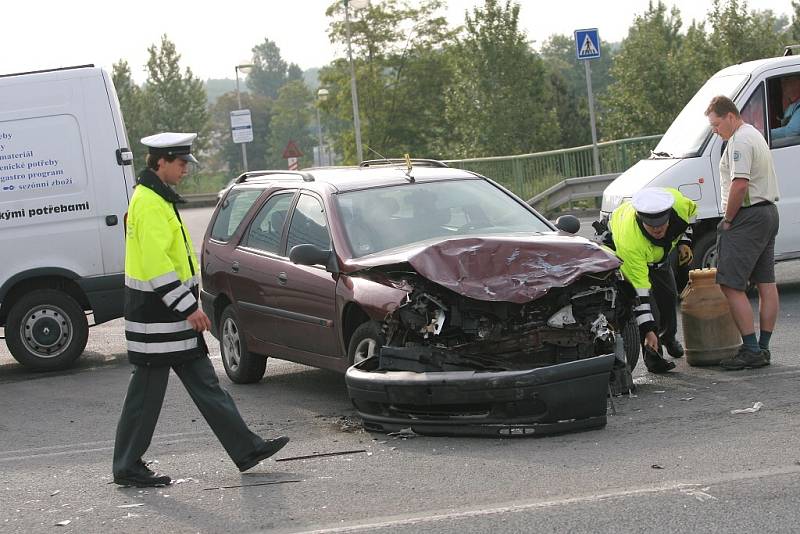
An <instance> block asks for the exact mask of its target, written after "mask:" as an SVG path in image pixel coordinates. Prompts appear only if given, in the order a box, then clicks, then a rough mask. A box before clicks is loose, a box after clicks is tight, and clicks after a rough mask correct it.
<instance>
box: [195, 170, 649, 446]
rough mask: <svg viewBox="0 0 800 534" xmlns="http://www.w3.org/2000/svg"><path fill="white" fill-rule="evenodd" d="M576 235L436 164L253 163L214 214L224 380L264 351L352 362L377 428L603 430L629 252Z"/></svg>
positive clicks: (619, 341)
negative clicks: (289, 167) (267, 166)
mask: <svg viewBox="0 0 800 534" xmlns="http://www.w3.org/2000/svg"><path fill="white" fill-rule="evenodd" d="M556 226H559V227H562V228H563V229H564V230H569V232H573V233H574V232H575V231H576V230H577V220H576V219H575V218H574V217H571V218H569V217H567V218H562V219H560V221H559V222H557V223H556ZM568 226H573V228H567V227H568ZM569 232H567V231H563V230H559V228H557V227H554V226H553V225H552V224H551V223H550V222H548V221H547V220H546V219H544V218H543V217H542V216H541V215H539V214H538V213H537V212H536V211H535V210H534V209H533V208H531V207H530V206H529V205H528V204H527V203H525V202H524V201H523V200H521V199H519V198H518V197H516V196H515V195H513V194H512V193H510V192H509V191H507V190H506V189H504V188H503V187H501V186H499V185H498V184H496V183H495V182H493V181H491V180H489V179H487V178H485V177H483V176H480V175H478V174H475V173H473V172H470V171H466V170H461V169H454V168H450V167H447V166H446V165H444V164H443V163H440V162H437V161H432V160H411V166H406V164H405V163H400V162H397V161H388V160H387V161H370V162H364V163H362V164H361V166H359V167H352V168H321V169H309V170H306V171H301V172H290V171H257V172H249V173H246V174H244V175H242V176H241V177H239V179H238V180H237V181H236V183H235V184H233V185H232V186H231V187H230V188H229V190H228V191H227V193H226V194H225V196H224V198H223V199H222V201H221V202H220V204H219V205H218V206H217V209H216V211H215V213H214V216H213V218H212V222H211V224H210V225H209V230H208V232H207V234H206V236H205V240H204V243H203V249H202V266H203V269H202V282H203V283H202V285H203V289H202V291H201V301H202V304H203V308H204V310H205V311H206V313H207V314H208V315H209V317H210V318H211V320H212V325H213V326H212V333H213V334H214V336H216V337H217V338H218V339H219V340H220V345H221V349H222V360H223V364H224V366H225V371H226V372H227V374H228V376H229V377H230V378H231V380H233V381H234V382H238V383H248V382H258V381H260V380H261V379H262V377H263V376H264V372H265V368H266V361H267V357H274V358H279V359H284V360H290V361H294V362H299V363H303V364H307V365H311V366H315V367H321V368H328V369H334V370H337V371H340V372H345V382H346V385H347V390H348V393H349V395H350V398H351V399H352V401H353V404H354V405H355V407H356V409H357V410H358V412H359V415H360V416H361V417H362V418H363V420H364V426H365V428H366V429H367V430H377V431H384V432H387V431H397V430H400V429H404V428H411V429H412V430H413V431H415V432H417V433H422V434H433V435H459V434H460V435H491V436H517V435H531V434H533V435H542V434H548V433H556V432H567V431H572V430H580V429H586V428H593V427H599V426H603V425H605V423H606V396H607V394H608V392H609V391H610V389H613V390H615V391H625V390H627V388H629V387H630V369H632V368H633V366H634V365H635V364H636V361H637V360H638V357H639V344H638V332H637V329H636V325H635V323H634V322H633V321H632V319H631V312H630V310H631V304H632V294H631V290H630V288H629V287H628V286H627V285H626V284H625V283H624V282H623V281H622V278H621V276H620V274H619V271H618V267H619V265H620V261H619V260H618V259H617V258H616V256H614V254H613V253H611V252H609V251H607V250H605V249H604V248H602V247H600V246H598V245H597V244H595V243H593V242H591V241H589V240H587V239H584V238H581V237H577V236H574V235H571V234H570V233H569ZM610 386H611V388H610Z"/></svg>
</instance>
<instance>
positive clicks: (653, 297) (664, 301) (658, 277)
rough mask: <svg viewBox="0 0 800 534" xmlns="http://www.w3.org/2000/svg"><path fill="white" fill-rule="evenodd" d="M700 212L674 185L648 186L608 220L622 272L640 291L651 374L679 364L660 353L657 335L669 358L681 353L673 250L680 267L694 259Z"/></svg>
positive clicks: (638, 308)
mask: <svg viewBox="0 0 800 534" xmlns="http://www.w3.org/2000/svg"><path fill="white" fill-rule="evenodd" d="M696 212H697V204H695V203H694V202H693V201H692V200H690V199H688V198H686V197H685V196H683V195H682V194H681V193H680V192H678V191H677V190H676V189H665V188H660V187H648V188H644V189H641V190H640V191H638V192H637V193H636V194H635V195H634V196H633V198H632V199H631V201H630V202H625V203H623V204H622V205H620V206H619V207H618V208H617V209H616V210H614V212H613V213H612V214H611V219H610V221H609V223H608V226H609V230H610V232H611V239H612V242H613V245H612V246H613V248H615V250H616V253H617V256H618V257H619V258H620V259H621V260H622V261H623V264H622V267H620V270H621V271H622V275H623V276H624V277H625V279H626V280H627V281H628V282H630V283H631V285H633V287H634V289H635V290H636V297H637V301H636V306H635V308H634V313H635V316H636V322H637V324H638V325H639V332H640V334H641V336H642V339H643V342H642V348H643V354H644V363H645V365H646V366H647V369H648V370H649V371H650V372H652V373H664V372H667V371H669V370H671V369H673V368H674V367H675V363H674V362H671V361H667V360H665V359H664V358H663V357H661V351H660V349H659V338H660V341H661V345H663V346H664V347H665V348H666V349H667V352H668V353H669V354H670V356H673V357H675V358H680V357H681V356H683V352H684V351H683V346H682V345H681V343H680V341H678V339H677V338H676V334H677V329H678V317H677V311H676V306H677V303H678V290H677V288H676V286H675V275H674V273H673V270H672V265H671V262H670V253H671V252H672V251H673V250H675V248H677V251H678V264H679V265H688V264H689V263H690V262H691V261H692V248H691V245H692V227H691V226H690V225H691V224H692V223H693V222H694V220H695V214H696Z"/></svg>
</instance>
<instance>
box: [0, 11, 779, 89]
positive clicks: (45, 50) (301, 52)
mask: <svg viewBox="0 0 800 534" xmlns="http://www.w3.org/2000/svg"><path fill="white" fill-rule="evenodd" d="M501 1H503V0H501ZM331 3H332V2H331V0H291V1H285V0H226V1H224V2H208V1H205V2H200V1H197V0H193V1H188V0H137V1H135V2H109V1H108V0H103V1H100V0H73V1H65V0H2V7H1V8H0V20H2V32H1V33H0V35H2V41H0V50H2V52H0V73H11V72H21V71H28V70H37V69H45V68H52V67H60V66H68V65H79V64H86V63H94V64H95V65H99V66H102V67H105V68H107V69H110V68H111V65H112V64H113V63H115V62H117V61H119V60H120V59H126V60H127V61H128V63H129V64H130V66H131V70H132V71H133V75H134V79H135V80H136V81H137V82H142V81H144V79H145V78H146V75H145V72H144V64H145V62H146V60H147V48H148V47H149V46H150V45H152V44H154V43H158V42H160V37H161V35H162V34H164V33H166V34H167V35H168V37H169V38H170V39H171V40H172V41H173V42H174V43H175V45H176V47H177V50H178V52H179V53H180V54H181V56H182V59H181V66H182V67H187V66H188V67H191V69H192V71H193V72H194V73H195V75H196V76H198V77H200V78H201V79H207V78H226V77H227V78H233V77H234V66H235V65H237V64H240V63H245V62H249V58H250V56H251V49H252V48H253V46H255V45H256V44H258V43H261V42H263V40H264V38H269V39H271V40H273V41H275V42H276V43H277V45H278V46H279V47H280V50H281V55H282V56H283V58H284V59H285V60H286V61H288V62H292V63H297V64H298V65H299V66H300V67H301V68H302V69H308V68H311V67H320V66H323V65H325V64H327V63H329V62H330V61H331V60H332V59H333V58H335V57H343V55H344V50H341V49H338V48H336V47H334V46H333V45H331V43H330V41H329V40H328V34H327V29H328V24H329V22H330V20H329V19H328V18H327V17H325V10H326V8H327V7H328V6H329V5H330V4H331ZM519 3H520V5H521V6H522V7H521V10H520V19H521V27H522V29H523V30H524V31H525V32H526V33H527V35H528V37H529V39H530V40H532V41H533V42H534V46H538V45H540V44H541V43H542V42H543V41H544V40H545V39H547V37H548V36H550V35H552V34H567V35H572V33H573V31H574V30H576V29H580V28H598V29H599V32H600V38H601V41H606V42H613V41H620V40H622V39H623V38H624V37H625V35H626V34H627V30H628V28H629V27H630V25H631V22H632V21H633V18H634V16H635V15H637V14H642V13H643V12H644V11H645V10H646V9H647V5H648V0H555V1H553V0H520V1H519ZM665 3H666V4H667V5H668V6H672V5H675V6H677V7H678V8H679V9H680V11H681V16H682V19H683V21H684V27H685V26H688V24H689V23H690V22H691V21H692V20H693V19H696V20H705V18H706V15H707V13H708V10H709V9H710V6H711V0H666V1H665ZM482 4H483V0H449V1H448V2H447V5H448V7H447V10H446V11H445V12H444V14H445V15H446V16H447V18H448V20H449V21H450V23H451V25H453V26H455V25H457V24H461V23H463V21H464V13H465V11H466V10H471V9H472V8H473V7H474V6H476V5H482ZM748 4H749V7H750V8H751V9H772V10H773V11H774V12H775V13H777V14H785V15H790V14H791V12H792V10H791V0H750V1H749V2H748Z"/></svg>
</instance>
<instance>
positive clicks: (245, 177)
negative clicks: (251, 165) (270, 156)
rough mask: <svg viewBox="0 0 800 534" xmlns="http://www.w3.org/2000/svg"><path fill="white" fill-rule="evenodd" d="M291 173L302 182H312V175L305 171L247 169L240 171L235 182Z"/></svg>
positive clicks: (239, 182)
mask: <svg viewBox="0 0 800 534" xmlns="http://www.w3.org/2000/svg"><path fill="white" fill-rule="evenodd" d="M287 174H289V175H291V176H292V177H295V176H296V177H300V178H302V179H303V181H304V182H313V181H314V177H313V176H312V175H310V174H309V173H307V172H302V171H248V172H244V173H242V174H241V175H240V176H239V177H238V178H237V179H236V182H235V183H237V184H241V183H244V182H246V181H247V180H249V179H250V178H259V177H262V176H272V177H277V175H287Z"/></svg>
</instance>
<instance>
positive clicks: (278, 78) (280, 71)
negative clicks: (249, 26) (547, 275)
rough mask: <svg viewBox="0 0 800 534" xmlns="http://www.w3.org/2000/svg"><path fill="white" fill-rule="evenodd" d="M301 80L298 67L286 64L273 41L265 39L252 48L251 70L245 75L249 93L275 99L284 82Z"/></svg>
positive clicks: (301, 75)
mask: <svg viewBox="0 0 800 534" xmlns="http://www.w3.org/2000/svg"><path fill="white" fill-rule="evenodd" d="M302 78H303V71H302V70H301V69H300V67H298V66H297V65H295V64H294V63H292V64H291V65H289V64H287V63H286V61H284V60H283V58H282V57H281V50H280V48H278V45H277V44H275V42H274V41H270V40H269V39H266V38H265V39H264V42H263V43H261V44H259V45H256V46H254V47H253V68H252V70H251V71H250V73H249V74H248V75H247V87H249V88H250V90H251V91H253V92H255V93H257V94H260V95H263V96H266V97H269V98H272V99H275V98H277V96H278V91H279V90H280V88H281V87H283V85H284V84H286V82H288V81H291V80H300V79H302Z"/></svg>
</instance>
